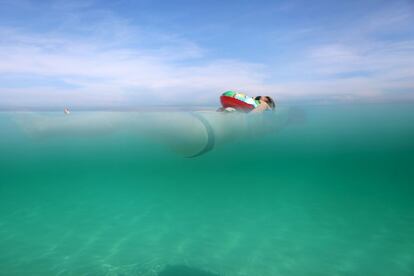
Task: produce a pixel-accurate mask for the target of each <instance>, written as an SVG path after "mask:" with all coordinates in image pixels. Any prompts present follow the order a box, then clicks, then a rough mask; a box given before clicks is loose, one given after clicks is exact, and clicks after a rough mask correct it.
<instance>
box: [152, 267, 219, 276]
mask: <svg viewBox="0 0 414 276" xmlns="http://www.w3.org/2000/svg"><path fill="white" fill-rule="evenodd" d="M158 276H220V275H218V274H214V273H211V272H207V271H203V270H200V269H197V268H192V267H188V266H186V265H169V266H166V267H165V268H164V269H163V270H162V271H160V272H159V273H158Z"/></svg>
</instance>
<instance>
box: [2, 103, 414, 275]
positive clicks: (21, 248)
mask: <svg viewBox="0 0 414 276" xmlns="http://www.w3.org/2000/svg"><path fill="white" fill-rule="evenodd" d="M413 107H414V106H413V105H409V104H389V105H375V104H372V105H368V104H366V105H356V106H351V105H326V106H302V107H297V109H298V110H300V111H301V112H300V114H301V116H300V118H299V119H298V120H292V121H289V123H288V124H286V125H285V126H284V127H281V128H277V129H275V130H274V131H272V132H271V133H268V134H266V135H256V136H254V138H249V139H239V140H234V141H228V142H227V143H226V144H223V145H217V147H214V148H213V149H212V150H211V151H210V152H207V153H205V154H203V155H201V156H198V157H196V158H186V157H183V156H182V155H180V154H177V153H175V152H174V151H170V150H169V149H168V147H166V146H165V145H164V144H163V143H160V142H159V141H158V140H154V139H148V137H145V135H144V136H140V135H139V134H140V133H139V130H138V131H137V130H134V131H132V130H131V129H130V127H131V126H130V125H129V127H128V124H126V126H125V127H124V129H121V130H120V131H116V132H111V131H109V132H106V133H104V134H102V135H94V136H76V135H72V134H71V133H70V132H69V133H66V134H65V135H63V136H54V135H32V134H30V133H28V132H27V131H25V130H24V127H22V121H23V125H24V123H25V121H24V116H23V117H22V114H20V113H18V112H4V113H0V134H1V135H0V275H160V276H174V275H179V272H173V269H171V270H170V273H168V271H167V272H166V271H165V270H164V269H165V268H168V267H171V266H183V267H187V268H188V271H189V272H188V273H187V274H186V275H184V274H182V276H188V275H189V276H200V275H208V274H209V273H211V275H229V276H231V275H237V276H242V275H244V276H245V275H263V276H267V275H413V274H414V187H413V183H414V108H413ZM72 113H76V112H72ZM93 113H95V112H93ZM97 113H99V114H100V115H102V116H101V117H102V118H105V116H107V115H106V113H105V112H97ZM124 114H126V115H128V113H127V112H125V113H124ZM131 114H132V112H131ZM47 116H48V117H49V118H52V119H53V118H54V117H61V116H62V114H61V112H56V113H48V114H47ZM70 116H72V114H71V115H70ZM108 116H109V115H108ZM134 116H135V115H134ZM16 118H18V119H16ZM22 118H23V119H22ZM28 124H30V122H29V123H28ZM169 139H175V138H174V136H171V137H170V138H169ZM176 139H179V137H178V138H176ZM190 268H191V269H190ZM163 270H164V271H163ZM178 270H179V269H176V270H175V271H178ZM190 270H191V271H192V272H191V271H190ZM182 271H183V270H182ZM197 271H198V272H197ZM174 273H175V274H174ZM203 273H204V274H203Z"/></svg>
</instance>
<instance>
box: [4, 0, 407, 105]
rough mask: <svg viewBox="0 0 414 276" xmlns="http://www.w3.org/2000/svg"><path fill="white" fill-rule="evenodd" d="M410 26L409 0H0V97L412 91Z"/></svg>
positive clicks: (185, 97)
mask: <svg viewBox="0 0 414 276" xmlns="http://www.w3.org/2000/svg"><path fill="white" fill-rule="evenodd" d="M412 26H414V2H413V1H412V0H397V1H380V0H378V1H370V0H365V1H352V0H351V1H350V0H343V1H321V0H316V1H312V2H309V1H208V0H207V1H196V0H193V1H174V0H171V1H157V0H155V1H149V0H148V1H132V0H129V1H127V0H118V1H116V0H114V1H94V0H85V1H63V0H53V1H52V0H50V1H30V0H13V1H12V0H0V106H66V105H69V106H119V105H121V106H122V105H129V106H140V105H157V104H162V105H164V104H165V105H169V104H171V105H176V104H192V105H210V104H218V96H219V95H220V93H221V92H223V91H225V90H228V89H235V90H240V91H243V92H245V93H247V94H250V95H261V94H266V95H271V96H273V97H275V98H276V99H278V100H279V101H282V102H283V101H285V102H292V101H293V102H294V101H313V102H323V103H325V102H337V101H340V102H365V101H369V102H382V101H407V100H414V28H413V27H412Z"/></svg>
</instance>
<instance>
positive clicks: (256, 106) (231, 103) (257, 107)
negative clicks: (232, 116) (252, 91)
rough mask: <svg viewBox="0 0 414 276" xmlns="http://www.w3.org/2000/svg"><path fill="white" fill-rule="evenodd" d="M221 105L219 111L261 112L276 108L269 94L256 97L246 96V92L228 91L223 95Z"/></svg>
mask: <svg viewBox="0 0 414 276" xmlns="http://www.w3.org/2000/svg"><path fill="white" fill-rule="evenodd" d="M220 101H221V105H222V106H221V107H220V108H219V109H218V110H217V111H219V112H233V111H241V112H246V113H249V112H251V113H261V112H264V111H266V110H270V111H273V110H274V109H275V101H274V100H273V99H272V98H271V97H269V96H256V97H254V98H252V97H249V96H246V95H245V94H244V93H239V92H235V91H226V92H224V93H223V94H222V95H221V97H220Z"/></svg>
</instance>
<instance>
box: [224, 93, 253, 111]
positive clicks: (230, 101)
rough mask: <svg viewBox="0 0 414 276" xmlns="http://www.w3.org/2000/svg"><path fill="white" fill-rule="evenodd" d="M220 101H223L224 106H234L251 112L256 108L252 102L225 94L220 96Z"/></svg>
mask: <svg viewBox="0 0 414 276" xmlns="http://www.w3.org/2000/svg"><path fill="white" fill-rule="evenodd" d="M220 101H221V105H222V106H223V107H224V108H227V107H232V108H234V109H236V110H239V111H244V112H250V111H252V110H253V109H254V106H253V105H252V104H248V103H245V102H243V101H240V100H238V99H236V98H233V97H229V96H225V95H223V96H221V97H220Z"/></svg>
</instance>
